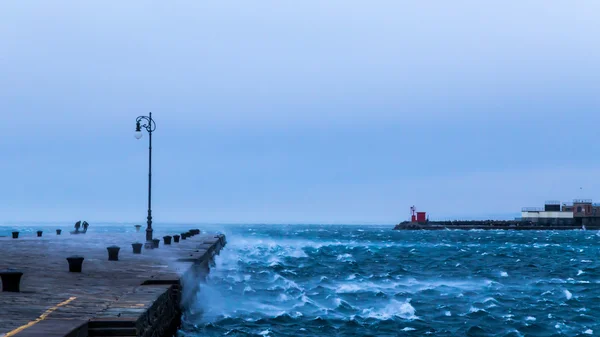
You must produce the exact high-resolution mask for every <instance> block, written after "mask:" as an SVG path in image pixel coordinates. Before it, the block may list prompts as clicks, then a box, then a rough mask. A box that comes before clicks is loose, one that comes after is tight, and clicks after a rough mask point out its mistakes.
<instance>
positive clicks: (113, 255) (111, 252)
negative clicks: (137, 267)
mask: <svg viewBox="0 0 600 337" xmlns="http://www.w3.org/2000/svg"><path fill="white" fill-rule="evenodd" d="M106 250H108V261H119V250H121V247H118V246H110V247H106Z"/></svg>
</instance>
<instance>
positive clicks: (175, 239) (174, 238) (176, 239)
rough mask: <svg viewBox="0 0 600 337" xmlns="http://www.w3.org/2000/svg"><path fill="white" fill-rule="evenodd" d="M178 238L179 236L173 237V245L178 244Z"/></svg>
mask: <svg viewBox="0 0 600 337" xmlns="http://www.w3.org/2000/svg"><path fill="white" fill-rule="evenodd" d="M179 238H180V236H179V235H173V241H175V243H178V242H179Z"/></svg>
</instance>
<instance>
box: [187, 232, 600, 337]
mask: <svg viewBox="0 0 600 337" xmlns="http://www.w3.org/2000/svg"><path fill="white" fill-rule="evenodd" d="M223 231H224V232H225V233H227V234H228V245H227V247H226V248H225V249H224V250H223V251H222V253H221V255H220V256H219V257H217V260H216V267H215V268H214V269H213V270H211V275H210V277H209V279H208V281H207V284H205V285H203V286H202V290H201V292H200V293H199V294H198V295H197V298H196V299H195V301H194V305H193V306H192V307H191V308H188V311H187V313H186V315H185V316H184V321H185V325H184V329H183V331H182V332H181V333H182V334H183V335H185V336H190V337H191V336H223V335H226V336H398V335H400V336H404V335H405V336H423V335H434V336H464V335H467V336H577V335H582V336H587V335H591V334H596V333H600V326H599V325H600V323H599V322H600V320H599V318H600V317H599V316H600V284H599V282H600V279H599V278H598V276H599V274H600V266H599V264H598V260H597V256H598V247H599V242H600V236H598V235H596V232H592V231H562V232H558V231H557V232H553V231H519V232H517V231H431V232H427V231H410V232H408V231H407V232H397V231H393V230H391V226H322V225H312V226H304V225H302V226H300V225H295V226H285V225H279V226H271V225H254V226H228V227H225V228H223Z"/></svg>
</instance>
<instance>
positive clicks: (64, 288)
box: [0, 232, 225, 337]
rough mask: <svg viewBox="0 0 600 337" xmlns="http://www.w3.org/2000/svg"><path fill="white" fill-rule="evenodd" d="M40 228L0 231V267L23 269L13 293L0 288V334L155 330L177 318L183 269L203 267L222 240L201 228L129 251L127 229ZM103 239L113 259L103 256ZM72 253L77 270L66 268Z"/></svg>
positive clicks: (145, 332) (21, 335)
mask: <svg viewBox="0 0 600 337" xmlns="http://www.w3.org/2000/svg"><path fill="white" fill-rule="evenodd" d="M44 234H45V236H43V237H35V236H31V235H30V236H29V237H22V238H18V239H12V238H0V269H6V268H14V269H17V270H19V271H21V272H23V277H22V280H21V285H20V288H21V292H18V293H11V292H0V336H3V337H12V336H14V335H18V336H19V337H26V336H33V335H44V336H81V337H85V336H108V335H119V336H155V337H162V335H163V334H165V333H166V332H167V331H168V330H169V329H172V328H173V324H178V321H177V322H175V323H174V322H173V320H178V319H179V316H180V312H179V302H180V299H181V291H180V280H181V279H182V277H183V276H184V274H186V273H194V271H195V270H204V271H206V272H208V268H209V266H208V264H209V260H210V259H211V257H212V255H213V254H215V253H218V252H219V250H220V249H221V248H222V247H223V246H224V244H225V238H224V236H221V237H215V235H214V234H204V233H202V234H199V235H196V236H193V237H190V238H188V239H187V240H181V241H180V242H179V243H172V244H171V245H164V244H163V242H162V240H161V243H160V247H159V248H158V249H153V250H146V249H143V250H142V254H133V250H132V247H131V243H132V242H134V241H135V239H132V238H131V237H130V236H124V235H117V234H115V235H95V234H94V233H91V232H88V233H87V234H85V235H70V234H69V233H67V234H64V233H63V234H62V235H60V236H58V235H56V234H46V233H44ZM111 245H117V246H120V247H121V250H120V252H119V261H109V260H108V252H107V249H106V247H108V246H111ZM200 246H202V248H200ZM207 248H209V249H207ZM72 255H79V256H83V257H84V258H85V260H84V262H83V270H82V272H81V273H71V272H69V267H68V263H67V260H66V258H67V257H69V256H72ZM197 267H199V268H197ZM182 282H183V281H182ZM166 320H169V321H170V322H167V321H166Z"/></svg>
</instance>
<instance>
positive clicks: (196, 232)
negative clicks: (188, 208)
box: [190, 228, 201, 235]
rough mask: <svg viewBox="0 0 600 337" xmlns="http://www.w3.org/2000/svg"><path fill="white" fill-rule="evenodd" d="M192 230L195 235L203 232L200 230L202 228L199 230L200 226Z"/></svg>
mask: <svg viewBox="0 0 600 337" xmlns="http://www.w3.org/2000/svg"><path fill="white" fill-rule="evenodd" d="M190 232H192V233H194V235H198V234H200V233H201V232H200V230H199V229H198V228H196V229H191V230H190Z"/></svg>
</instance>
